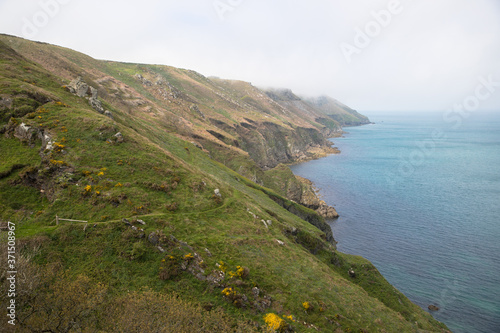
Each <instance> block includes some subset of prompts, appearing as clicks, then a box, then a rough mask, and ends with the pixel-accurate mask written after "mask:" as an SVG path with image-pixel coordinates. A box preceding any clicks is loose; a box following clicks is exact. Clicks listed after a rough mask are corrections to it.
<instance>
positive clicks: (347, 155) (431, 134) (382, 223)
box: [292, 112, 500, 333]
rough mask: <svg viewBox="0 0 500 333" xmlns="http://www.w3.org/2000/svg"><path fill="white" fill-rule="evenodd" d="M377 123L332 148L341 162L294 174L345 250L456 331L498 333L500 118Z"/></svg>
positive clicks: (326, 161) (421, 117)
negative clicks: (310, 187)
mask: <svg viewBox="0 0 500 333" xmlns="http://www.w3.org/2000/svg"><path fill="white" fill-rule="evenodd" d="M369 116H370V120H371V121H374V122H375V123H376V124H372V125H366V126H361V127H350V128H346V129H345V130H346V131H348V132H349V133H347V134H345V136H344V137H342V138H337V139H334V140H333V141H334V142H335V145H336V146H337V147H338V148H339V149H340V150H341V151H342V152H341V154H339V155H332V156H329V157H326V158H323V159H320V160H316V161H311V162H307V163H303V164H299V165H295V166H293V167H292V170H293V172H294V173H295V174H298V175H301V176H303V177H306V178H309V179H310V180H312V181H313V182H314V183H315V184H316V186H317V187H318V188H319V189H320V190H321V194H322V195H323V199H324V200H325V201H326V202H327V203H328V204H331V205H334V206H335V207H336V209H337V211H338V212H339V214H340V216H341V217H340V218H339V219H338V220H337V221H332V222H331V227H332V229H333V233H334V236H335V239H336V240H337V241H338V249H339V250H340V251H342V252H346V253H351V254H356V255H361V256H363V257H365V258H367V259H369V260H370V261H372V262H373V263H374V264H375V265H376V266H377V268H378V269H379V270H380V272H381V273H382V274H383V275H384V276H385V278H386V279H387V280H388V281H389V282H390V283H392V284H393V285H394V286H396V287H397V288H398V289H399V290H400V291H402V292H403V293H404V294H405V295H406V296H408V297H409V298H410V299H411V300H412V301H413V302H414V303H416V304H418V305H420V306H421V307H422V308H424V309H426V310H427V306H428V305H429V304H435V305H437V306H439V307H440V310H439V311H437V312H433V315H434V317H435V318H436V319H438V320H440V321H442V322H444V323H445V324H446V325H447V326H448V327H449V328H450V329H451V330H452V331H453V332H456V333H473V332H485V333H486V332H488V333H490V332H491V333H499V332H500V112H497V113H490V114H471V115H470V116H469V117H468V118H466V119H454V121H453V122H446V121H444V120H443V114H442V113H422V114H412V115H408V114H404V115H394V114H392V115H383V114H379V115H376V114H374V115H369ZM455 120H457V121H455ZM458 120H460V121H461V122H460V123H458Z"/></svg>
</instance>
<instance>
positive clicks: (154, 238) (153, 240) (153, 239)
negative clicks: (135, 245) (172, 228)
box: [148, 232, 160, 245]
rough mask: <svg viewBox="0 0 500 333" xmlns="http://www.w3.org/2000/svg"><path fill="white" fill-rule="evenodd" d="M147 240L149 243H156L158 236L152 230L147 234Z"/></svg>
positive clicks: (158, 239) (158, 240)
mask: <svg viewBox="0 0 500 333" xmlns="http://www.w3.org/2000/svg"><path fill="white" fill-rule="evenodd" d="M148 241H149V242H150V243H151V244H153V245H156V244H158V243H159V242H160V236H158V234H157V233H156V232H152V233H150V234H149V236H148Z"/></svg>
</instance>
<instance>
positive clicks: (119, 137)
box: [115, 132, 141, 223]
mask: <svg viewBox="0 0 500 333" xmlns="http://www.w3.org/2000/svg"><path fill="white" fill-rule="evenodd" d="M115 138H116V142H117V143H122V142H123V135H122V133H121V132H118V133H116V134H115ZM139 221H141V220H138V221H137V222H139ZM139 223H140V222H139Z"/></svg>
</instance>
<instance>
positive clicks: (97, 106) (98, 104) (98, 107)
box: [89, 90, 105, 114]
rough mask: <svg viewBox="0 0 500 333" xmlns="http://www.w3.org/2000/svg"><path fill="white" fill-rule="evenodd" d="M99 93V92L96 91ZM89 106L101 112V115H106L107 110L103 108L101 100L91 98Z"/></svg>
mask: <svg viewBox="0 0 500 333" xmlns="http://www.w3.org/2000/svg"><path fill="white" fill-rule="evenodd" d="M96 91H97V90H96ZM89 104H90V106H91V107H92V108H93V109H94V110H96V111H97V112H99V113H100V114H104V113H105V110H104V107H103V106H102V103H101V101H100V100H98V99H97V98H89Z"/></svg>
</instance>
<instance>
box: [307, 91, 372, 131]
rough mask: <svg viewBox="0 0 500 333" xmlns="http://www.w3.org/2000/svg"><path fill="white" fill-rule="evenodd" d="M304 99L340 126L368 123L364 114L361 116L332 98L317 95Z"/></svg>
mask: <svg viewBox="0 0 500 333" xmlns="http://www.w3.org/2000/svg"><path fill="white" fill-rule="evenodd" d="M304 101H305V102H306V103H308V104H309V105H311V106H313V107H314V108H315V109H316V110H318V111H320V112H322V113H324V114H326V115H327V116H328V117H330V118H331V119H334V120H335V121H337V122H338V123H339V124H340V125H342V126H358V125H365V124H369V123H370V120H369V119H368V118H367V117H366V116H363V115H362V114H360V113H359V112H357V111H356V110H353V109H351V108H350V107H348V106H347V105H344V104H342V103H341V102H339V101H337V100H336V99H334V98H331V97H328V96H319V97H309V98H305V99H304Z"/></svg>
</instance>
